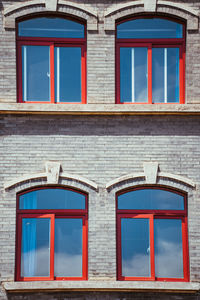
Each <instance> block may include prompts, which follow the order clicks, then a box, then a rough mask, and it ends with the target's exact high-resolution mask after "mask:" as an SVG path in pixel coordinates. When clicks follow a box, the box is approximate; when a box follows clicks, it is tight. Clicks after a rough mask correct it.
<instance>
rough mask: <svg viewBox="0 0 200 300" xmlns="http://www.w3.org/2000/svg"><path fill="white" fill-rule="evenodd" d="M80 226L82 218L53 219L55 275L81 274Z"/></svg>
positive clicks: (78, 275) (70, 275)
mask: <svg viewBox="0 0 200 300" xmlns="http://www.w3.org/2000/svg"><path fill="white" fill-rule="evenodd" d="M82 226H83V225H82V219H78V218H76V219H73V218H68V219H64V218H57V219H55V254H54V255H55V258H54V268H55V269H54V274H55V276H57V277H81V276H82Z"/></svg>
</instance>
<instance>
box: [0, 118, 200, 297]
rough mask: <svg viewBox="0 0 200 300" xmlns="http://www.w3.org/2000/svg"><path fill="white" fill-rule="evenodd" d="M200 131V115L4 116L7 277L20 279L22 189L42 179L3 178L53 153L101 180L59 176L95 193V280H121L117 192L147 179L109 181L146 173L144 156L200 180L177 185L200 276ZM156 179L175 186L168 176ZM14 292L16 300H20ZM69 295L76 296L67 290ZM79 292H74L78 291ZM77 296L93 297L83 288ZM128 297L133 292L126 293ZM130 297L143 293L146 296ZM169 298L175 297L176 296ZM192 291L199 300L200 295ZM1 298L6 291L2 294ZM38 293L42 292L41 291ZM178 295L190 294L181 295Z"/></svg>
mask: <svg viewBox="0 0 200 300" xmlns="http://www.w3.org/2000/svg"><path fill="white" fill-rule="evenodd" d="M199 132H200V119H199V117H198V116H196V117H194V116H193V117H186V116H182V117H181V116H179V117H178V116H157V117H156V116H154V117H152V116H151V117H150V116H137V117H136V116H121V117H120V116H113V117H111V116H110V117H103V116H99V117H97V116H96V117H95V116H90V117H89V116H51V117H50V116H14V115H12V116H9V115H5V116H1V118H0V133H1V138H0V142H1V143H0V149H1V153H0V155H1V162H0V189H1V199H0V208H1V214H0V245H1V247H0V274H1V280H2V281H7V280H9V281H10V280H11V281H12V280H14V269H15V263H14V259H15V210H16V192H18V191H19V190H22V189H24V188H27V187H31V186H34V185H37V184H44V183H43V182H41V183H37V182H35V183H34V182H33V183H25V184H21V185H18V186H17V187H16V188H12V189H10V190H8V191H5V190H4V188H3V185H4V184H5V183H7V182H8V181H10V180H12V179H14V178H16V177H19V176H22V175H25V174H31V173H37V172H43V171H44V162H45V161H48V160H56V161H59V162H61V165H62V170H63V172H69V173H72V174H77V175H81V176H84V177H86V178H88V179H90V180H93V181H94V182H96V183H97V184H98V186H99V191H97V192H96V191H94V190H92V189H90V188H86V187H84V186H83V185H81V184H78V183H75V182H68V181H65V180H62V181H60V183H61V184H64V185H72V186H74V187H78V188H79V189H84V190H86V191H87V192H88V193H89V263H88V268H89V280H114V281H115V280H116V230H115V192H116V191H117V190H120V189H122V188H124V187H126V186H131V185H132V186H133V185H136V184H138V183H140V184H141V182H129V183H124V184H119V186H118V187H115V188H114V189H111V190H110V191H106V189H105V185H106V183H107V182H109V181H110V180H112V179H114V178H117V177H119V176H122V175H125V174H128V173H135V172H142V163H143V162H144V161H157V162H159V168H160V170H161V171H162V172H169V173H173V174H179V175H183V176H185V177H187V178H189V179H192V180H193V181H194V182H195V183H196V184H197V188H196V189H192V188H189V187H184V185H183V184H178V183H174V184H173V186H174V187H177V188H179V189H183V190H186V191H187V192H188V196H189V199H188V216H189V220H188V227H189V248H190V278H191V281H193V282H200V233H199V225H200V218H199V215H200V209H199V200H200V191H199V183H200V164H199V156H200V134H199ZM158 183H159V184H165V185H168V184H170V185H171V183H169V182H164V181H159V182H158ZM108 245H109V246H108ZM83 285H84V282H83ZM10 297H11V296H10ZM13 297H14V296H12V297H11V298H10V299H15V297H14V298H13ZM20 297H21V298H20ZM27 297H29V298H27ZM38 297H43V296H38ZM45 297H48V296H45ZM51 297H52V299H54V298H55V299H62V297H63V296H61V295H59V296H58V295H57V296H55V294H52V296H51ZM56 297H57V298H56ZM65 297H66V299H71V298H70V297H71V296H67V294H66V296H65ZM74 297H75V299H76V295H74ZM77 297H80V298H81V299H87V297H86V296H84V294H83V295H82V296H77ZM85 297H86V298H85ZM90 297H94V298H92V299H101V297H102V296H101V294H91V296H90ZM106 297H107V298H108V299H121V298H120V297H121V296H120V295H118V296H117V294H115V296H114V295H113V294H107V296H106ZM115 297H116V298H115ZM117 297H118V298H117ZM126 297H127V299H129V298H128V295H127V296H126ZM126 297H125V298H124V299H126ZM130 297H136V299H140V298H139V297H141V299H143V298H142V297H146V295H145V296H144V295H142V296H141V295H140V294H138V295H137V296H133V295H131V296H130ZM137 297H138V298H137ZM149 297H150V296H149ZM163 297H165V296H163ZM166 297H168V296H166ZM170 297H172V298H169V299H176V296H170ZM173 297H175V298H173ZM180 297H181V298H180ZM188 297H191V299H193V298H192V297H194V296H188ZM33 298H34V296H33V295H29V296H26V295H25V296H22V295H21V294H20V296H16V299H33ZM0 299H1V298H0ZM2 299H6V296H5V295H4V296H3V295H2ZM34 299H40V298H37V296H36V298H34ZM44 299H45V298H44ZM50 299H51V298H50ZM89 299H90V298H89ZM130 299H132V298H130ZM134 299H135V298H134ZM144 299H145V298H144ZM149 299H153V298H149ZM164 299H165V298H164ZM179 299H190V298H187V297H186V296H183V295H182V296H180V295H179ZM194 299H198V298H194Z"/></svg>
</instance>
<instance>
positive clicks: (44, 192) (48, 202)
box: [19, 188, 85, 209]
mask: <svg viewBox="0 0 200 300" xmlns="http://www.w3.org/2000/svg"><path fill="white" fill-rule="evenodd" d="M19 208H20V209H85V196H84V195H83V194H79V193H76V192H74V191H70V190H64V189H51V188H49V189H41V190H37V191H33V192H29V193H26V194H23V195H21V196H20V197H19Z"/></svg>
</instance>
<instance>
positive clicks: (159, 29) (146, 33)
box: [117, 18, 183, 39]
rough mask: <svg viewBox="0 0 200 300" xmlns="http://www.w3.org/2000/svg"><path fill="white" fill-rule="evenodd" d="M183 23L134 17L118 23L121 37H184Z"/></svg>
mask: <svg viewBox="0 0 200 300" xmlns="http://www.w3.org/2000/svg"><path fill="white" fill-rule="evenodd" d="M182 37H183V25H181V24H179V23H176V22H173V21H170V20H167V19H160V18H144V19H142V18H141V19H134V20H130V21H127V22H123V23H121V24H119V25H117V38H120V39H124V38H125V39H153V38H157V39H162V38H165V39H166V38H182Z"/></svg>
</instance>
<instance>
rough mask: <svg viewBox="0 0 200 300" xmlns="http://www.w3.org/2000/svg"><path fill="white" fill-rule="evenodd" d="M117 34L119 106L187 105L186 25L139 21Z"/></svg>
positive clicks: (124, 23) (129, 22)
mask: <svg viewBox="0 0 200 300" xmlns="http://www.w3.org/2000/svg"><path fill="white" fill-rule="evenodd" d="M116 32H117V37H116V61H117V67H116V75H117V76H116V79H117V81H116V92H117V103H148V104H153V103H184V101H185V99H184V98H185V95H184V94H185V91H184V86H185V26H184V24H183V23H181V22H179V21H176V22H175V21H173V20H169V19H167V18H158V17H154V16H152V17H146V18H142V17H138V18H135V19H131V20H126V21H122V22H119V23H118V24H117V25H116Z"/></svg>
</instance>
